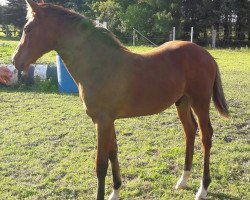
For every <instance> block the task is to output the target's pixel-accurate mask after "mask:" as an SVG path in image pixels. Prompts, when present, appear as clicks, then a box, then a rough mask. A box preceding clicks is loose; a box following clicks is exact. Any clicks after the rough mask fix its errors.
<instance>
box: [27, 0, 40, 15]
mask: <svg viewBox="0 0 250 200" xmlns="http://www.w3.org/2000/svg"><path fill="white" fill-rule="evenodd" d="M25 1H26V3H27V10H28V14H27V18H30V17H32V16H35V15H37V14H38V13H39V11H40V6H39V5H38V4H37V3H36V2H34V1H32V0H25Z"/></svg>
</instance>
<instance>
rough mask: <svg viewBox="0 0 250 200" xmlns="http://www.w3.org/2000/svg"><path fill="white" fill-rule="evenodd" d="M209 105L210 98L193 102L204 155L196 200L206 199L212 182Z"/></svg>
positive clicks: (211, 133) (211, 130)
mask: <svg viewBox="0 0 250 200" xmlns="http://www.w3.org/2000/svg"><path fill="white" fill-rule="evenodd" d="M209 104H210V98H206V99H199V100H194V101H192V105H191V106H192V108H193V110H194V112H195V113H196V115H197V117H198V120H199V129H200V131H201V142H202V150H203V154H204V168H203V178H202V181H201V186H200V189H199V191H198V192H197V194H196V200H203V199H206V196H207V189H208V186H209V184H210V182H211V178H210V171H209V162H210V149H211V147H212V136H213V128H212V126H211V122H210V118H209Z"/></svg>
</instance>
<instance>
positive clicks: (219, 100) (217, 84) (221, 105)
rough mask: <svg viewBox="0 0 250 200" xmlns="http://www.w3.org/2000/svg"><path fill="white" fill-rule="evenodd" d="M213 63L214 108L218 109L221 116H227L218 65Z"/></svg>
mask: <svg viewBox="0 0 250 200" xmlns="http://www.w3.org/2000/svg"><path fill="white" fill-rule="evenodd" d="M215 64H216V77H215V81H214V86H213V102H214V105H215V108H216V109H217V110H218V111H219V113H220V114H221V115H222V116H224V117H229V111H228V105H227V102H226V99H225V96H224V91H223V88H222V83H221V77H220V71H219V67H218V65H217V63H216V62H215Z"/></svg>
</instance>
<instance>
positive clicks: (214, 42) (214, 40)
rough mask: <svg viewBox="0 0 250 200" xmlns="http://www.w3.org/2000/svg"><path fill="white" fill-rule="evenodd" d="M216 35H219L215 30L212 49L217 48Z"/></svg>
mask: <svg viewBox="0 0 250 200" xmlns="http://www.w3.org/2000/svg"><path fill="white" fill-rule="evenodd" d="M216 35H217V31H216V30H213V31H212V48H215V47H216Z"/></svg>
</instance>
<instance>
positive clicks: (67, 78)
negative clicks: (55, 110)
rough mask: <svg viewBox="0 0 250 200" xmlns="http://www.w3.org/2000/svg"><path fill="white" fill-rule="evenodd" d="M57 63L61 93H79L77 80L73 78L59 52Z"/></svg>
mask: <svg viewBox="0 0 250 200" xmlns="http://www.w3.org/2000/svg"><path fill="white" fill-rule="evenodd" d="M56 64H57V77H58V88H59V92H61V93H77V92H78V88H77V86H76V84H75V81H74V80H73V79H72V77H71V75H70V74H69V72H68V70H67V69H66V67H65V66H64V64H63V61H62V59H61V58H60V56H59V55H58V54H57V55H56Z"/></svg>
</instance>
